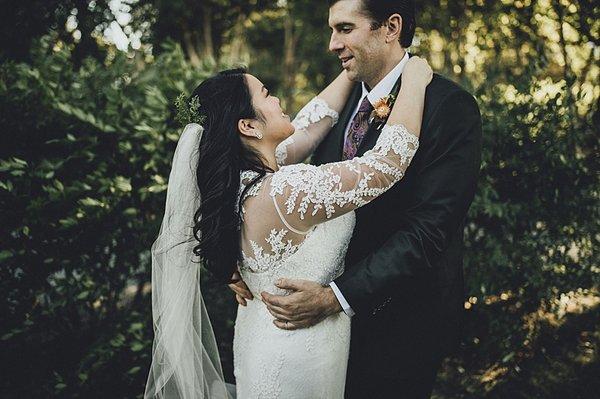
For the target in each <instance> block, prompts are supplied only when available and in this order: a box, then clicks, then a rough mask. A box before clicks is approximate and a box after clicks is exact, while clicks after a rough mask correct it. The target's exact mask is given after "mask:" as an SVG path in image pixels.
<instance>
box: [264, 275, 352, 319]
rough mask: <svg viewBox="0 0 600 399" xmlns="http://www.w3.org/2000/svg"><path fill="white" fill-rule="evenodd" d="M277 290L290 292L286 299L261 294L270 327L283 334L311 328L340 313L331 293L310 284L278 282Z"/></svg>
mask: <svg viewBox="0 0 600 399" xmlns="http://www.w3.org/2000/svg"><path fill="white" fill-rule="evenodd" d="M275 285H276V286H277V287H278V288H281V289H284V290H289V291H293V292H292V293H291V294H289V295H272V294H269V293H268V292H262V293H261V296H262V299H263V302H264V303H265V304H266V305H267V309H268V310H269V312H271V314H272V315H273V316H274V317H275V320H274V321H273V323H274V324H275V325H276V326H277V327H279V328H281V329H283V330H296V329H299V328H307V327H310V326H314V325H315V324H317V323H318V322H320V321H321V320H323V319H325V318H327V317H329V316H331V315H332V314H335V313H338V312H340V311H341V310H342V307H341V306H340V303H339V302H338V300H337V298H336V297H335V294H334V293H333V290H332V289H331V287H329V286H322V285H321V284H319V283H316V282H314V281H307V280H291V279H285V278H282V279H279V280H278V281H277V282H276V283H275Z"/></svg>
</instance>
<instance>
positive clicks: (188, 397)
mask: <svg viewBox="0 0 600 399" xmlns="http://www.w3.org/2000/svg"><path fill="white" fill-rule="evenodd" d="M202 132H203V129H202V127H201V126H200V125H198V124H195V123H191V124H189V125H187V126H186V127H185V129H184V130H183V133H182V134H181V137H180V138H179V142H178V144H177V149H176V150H175V155H174V157H173V166H172V168H171V173H170V175H169V186H168V189H167V201H166V205H165V215H164V217H163V221H162V225H161V228H160V232H159V234H158V238H157V239H156V241H155V242H154V244H153V245H152V318H153V325H154V343H153V346H152V364H151V366H150V373H149V375H148V381H147V383H146V390H145V393H144V398H145V399H154V398H159V399H203V398H207V399H230V398H231V396H230V395H229V393H228V392H227V388H226V384H225V381H224V378H223V371H222V369H221V362H220V358H219V352H218V349H217V344H216V341H215V336H214V333H213V329H212V326H211V323H210V320H209V318H208V313H207V312H206V308H205V306H204V300H203V298H202V294H201V292H200V263H198V257H196V256H195V255H194V254H193V252H192V249H193V247H194V245H195V243H196V241H195V239H194V236H193V233H192V227H193V223H194V213H195V211H196V210H197V209H198V207H199V204H200V193H199V191H198V186H197V185H196V167H197V163H198V146H199V143H200V139H201V137H202Z"/></svg>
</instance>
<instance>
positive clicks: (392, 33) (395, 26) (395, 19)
mask: <svg viewBox="0 0 600 399" xmlns="http://www.w3.org/2000/svg"><path fill="white" fill-rule="evenodd" d="M386 26H387V31H386V33H385V42H386V43H393V42H397V41H400V33H402V16H400V14H392V15H390V17H389V18H388V20H387V24H386Z"/></svg>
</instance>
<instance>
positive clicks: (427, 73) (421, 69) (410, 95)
mask: <svg viewBox="0 0 600 399" xmlns="http://www.w3.org/2000/svg"><path fill="white" fill-rule="evenodd" d="M432 79H433V71H432V69H431V67H430V66H429V64H428V63H427V61H426V60H425V59H423V58H421V57H411V58H410V59H409V60H408V62H407V63H406V66H405V67H404V71H403V72H402V86H401V87H400V91H399V92H398V97H397V98H396V102H395V103H394V106H393V107H392V112H391V113H390V117H389V118H388V120H387V124H388V125H390V126H392V125H404V127H405V128H406V129H408V131H409V132H411V133H412V134H414V135H415V136H417V137H418V136H419V135H420V133H421V121H422V119H423V109H424V106H425V91H426V89H427V85H428V84H429V83H430V82H431V80H432Z"/></svg>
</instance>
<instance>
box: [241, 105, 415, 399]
mask: <svg viewBox="0 0 600 399" xmlns="http://www.w3.org/2000/svg"><path fill="white" fill-rule="evenodd" d="M332 122H333V124H335V123H336V122H337V113H336V112H335V111H333V110H331V109H330V108H329V107H328V106H327V104H326V103H325V102H324V101H323V100H320V99H318V98H315V99H313V100H311V102H309V103H308V104H307V105H306V106H305V107H304V108H303V109H302V110H301V111H300V113H299V114H298V116H297V117H296V119H294V122H293V124H294V126H295V127H296V131H295V133H294V134H293V135H292V136H291V137H290V138H288V139H287V140H285V141H284V142H283V143H282V144H281V145H280V146H279V147H278V149H277V159H278V162H279V163H280V165H282V167H281V168H280V169H279V170H278V171H277V172H275V173H270V174H267V175H266V176H264V177H262V178H260V179H258V180H257V182H256V183H255V184H254V185H252V186H251V187H250V188H249V189H247V190H246V188H247V187H248V185H250V183H251V182H252V181H253V180H254V179H256V178H257V177H259V175H258V173H256V172H252V171H245V172H243V173H242V175H241V182H242V184H241V189H240V198H241V197H242V196H243V199H242V201H241V203H242V217H243V222H242V224H241V226H240V228H241V238H242V243H241V247H242V262H241V264H240V267H239V268H240V273H241V276H242V278H243V280H244V281H245V283H246V284H247V285H248V287H249V289H250V290H251V291H252V293H253V295H254V297H255V299H254V300H252V301H248V305H247V306H246V307H243V306H240V307H239V308H238V313H237V319H236V323H235V335H234V343H233V352H234V374H235V377H236V389H237V398H238V399H249V398H282V399H319V398H327V399H332V398H340V399H341V398H343V397H344V385H345V379H346V367H347V361H348V351H349V343H350V318H349V317H348V316H346V314H344V313H343V312H341V313H338V314H336V315H334V316H331V317H329V318H327V319H325V320H324V321H322V322H321V323H319V324H317V325H315V326H313V327H310V328H307V329H299V330H294V331H287V330H281V329H279V328H277V327H276V326H275V325H274V324H273V316H272V315H271V314H270V313H269V312H268V310H267V308H266V306H265V304H264V303H263V302H262V301H261V300H260V298H261V297H260V293H261V292H262V291H266V292H269V293H272V294H286V292H284V291H282V290H280V289H278V288H277V287H276V286H275V285H274V283H275V281H276V280H277V279H278V278H280V277H285V278H293V279H305V280H312V281H318V282H320V283H322V284H323V285H326V284H328V283H329V282H331V281H332V280H334V279H335V278H336V277H338V276H339V275H340V274H341V273H342V272H343V271H344V257H345V254H346V250H347V247H348V243H349V241H350V238H351V236H352V231H353V228H354V223H355V216H354V212H353V210H354V209H356V208H358V207H359V206H362V205H364V204H366V203H368V202H369V201H371V200H372V199H374V198H376V197H377V196H378V195H381V194H382V193H384V192H385V191H386V190H387V189H389V188H390V187H391V186H392V185H393V184H394V183H396V182H397V181H399V180H400V179H401V178H402V176H403V175H404V171H405V170H406V168H407V167H408V165H409V163H410V161H411V159H412V157H413V156H414V153H415V151H416V149H417V147H418V139H417V137H416V136H414V135H412V134H411V133H409V132H408V131H407V130H406V129H405V128H404V127H403V126H401V125H395V126H388V125H386V126H385V127H384V128H383V130H382V132H381V134H380V136H379V139H378V141H377V144H376V146H375V147H374V149H373V150H371V151H368V152H367V153H365V155H364V156H362V157H357V158H354V159H353V160H350V161H344V162H338V163H332V164H327V165H323V166H320V167H316V166H312V165H306V164H302V163H299V162H301V161H302V160H304V159H305V158H306V157H307V156H308V155H310V153H311V152H312V151H313V150H314V148H316V146H317V145H318V144H319V143H320V141H321V139H322V138H323V136H324V135H325V134H326V133H327V131H328V130H329V129H330V128H331V126H332Z"/></svg>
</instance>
